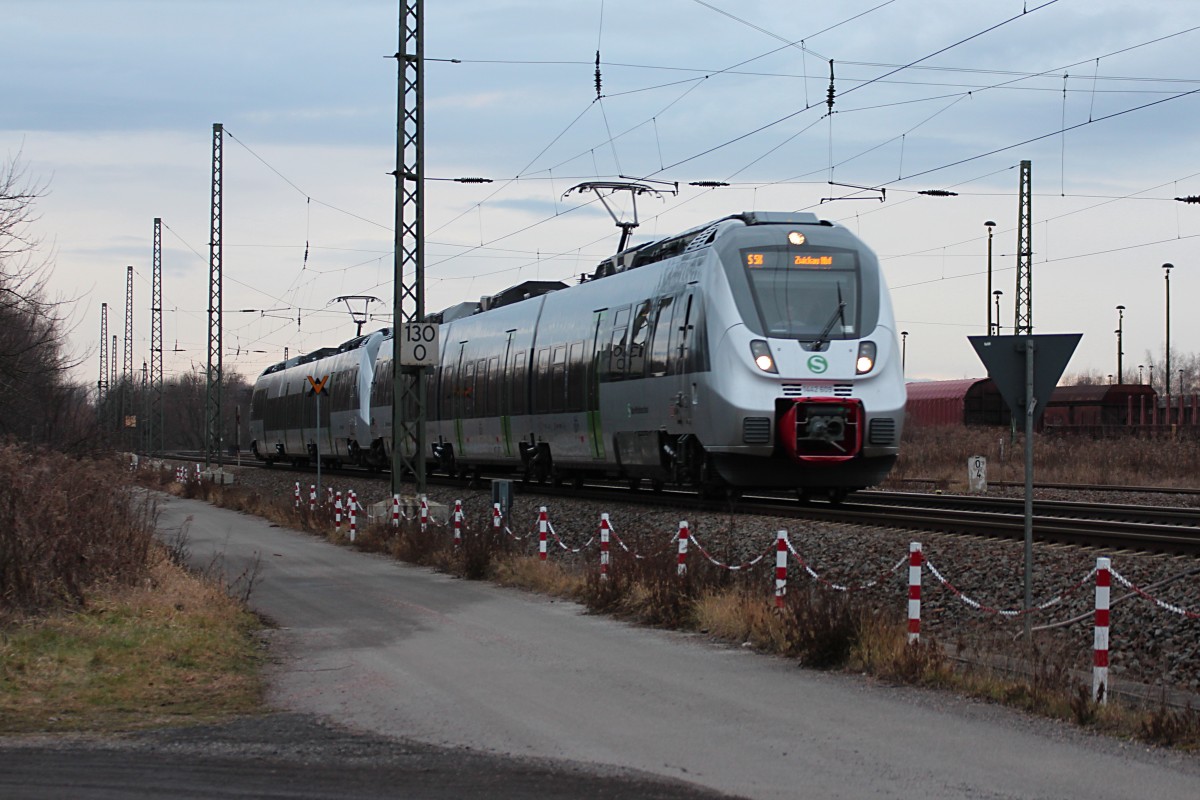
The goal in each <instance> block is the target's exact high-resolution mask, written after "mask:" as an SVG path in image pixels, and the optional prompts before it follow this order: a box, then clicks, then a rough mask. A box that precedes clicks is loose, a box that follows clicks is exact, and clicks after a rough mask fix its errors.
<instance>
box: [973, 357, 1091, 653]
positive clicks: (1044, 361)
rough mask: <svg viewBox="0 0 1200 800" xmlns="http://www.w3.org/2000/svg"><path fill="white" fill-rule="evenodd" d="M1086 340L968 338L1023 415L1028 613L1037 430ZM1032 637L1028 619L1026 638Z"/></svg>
mask: <svg viewBox="0 0 1200 800" xmlns="http://www.w3.org/2000/svg"><path fill="white" fill-rule="evenodd" d="M1082 337H1083V334H1080V333H1058V334H1049V335H1047V334H1039V335H1037V336H1034V335H1033V334H1032V333H1027V334H1025V335H1017V336H968V337H967V339H968V340H969V341H970V342H971V346H972V347H974V348H975V352H976V353H977V354H978V355H979V360H980V361H982V362H983V365H984V366H985V367H987V371H988V377H989V378H991V379H992V380H993V381H994V382H995V384H996V388H997V389H999V390H1000V395H1001V397H1003V398H1004V401H1005V402H1006V403H1008V407H1009V409H1010V410H1011V411H1012V412H1013V418H1014V419H1015V418H1016V414H1017V409H1018V408H1020V409H1024V412H1025V413H1024V416H1025V610H1026V611H1028V610H1029V609H1030V608H1031V607H1032V606H1033V429H1034V426H1036V425H1037V421H1038V420H1039V419H1041V416H1042V414H1043V413H1045V411H1046V402H1047V401H1048V400H1049V399H1050V395H1051V393H1052V392H1053V391H1054V386H1055V385H1056V384H1057V383H1058V379H1059V378H1060V377H1062V373H1063V370H1064V369H1066V368H1067V362H1068V361H1070V360H1071V356H1072V354H1074V352H1075V347H1076V345H1078V344H1079V340H1080V339H1081V338H1082ZM1035 354H1036V355H1035ZM1031 632H1032V631H1031V629H1030V623H1029V616H1028V615H1026V617H1025V638H1026V639H1029V637H1030V634H1031Z"/></svg>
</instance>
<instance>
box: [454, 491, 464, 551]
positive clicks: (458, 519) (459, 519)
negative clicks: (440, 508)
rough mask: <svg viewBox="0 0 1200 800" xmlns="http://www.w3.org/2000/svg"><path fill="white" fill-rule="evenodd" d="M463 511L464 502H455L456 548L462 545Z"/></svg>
mask: <svg viewBox="0 0 1200 800" xmlns="http://www.w3.org/2000/svg"><path fill="white" fill-rule="evenodd" d="M462 524H463V510H462V500H455V501H454V546H455V547H458V546H459V545H461V544H462Z"/></svg>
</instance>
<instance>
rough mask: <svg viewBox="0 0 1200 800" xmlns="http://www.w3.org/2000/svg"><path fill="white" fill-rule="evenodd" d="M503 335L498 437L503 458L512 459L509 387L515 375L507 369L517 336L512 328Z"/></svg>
mask: <svg viewBox="0 0 1200 800" xmlns="http://www.w3.org/2000/svg"><path fill="white" fill-rule="evenodd" d="M505 333H506V335H507V336H508V339H507V341H505V343H504V360H503V361H501V362H500V364H501V367H500V370H501V377H500V383H499V386H498V387H497V388H498V389H499V391H500V436H501V439H502V443H503V447H504V457H505V458H512V455H513V445H512V414H513V403H512V390H511V387H512V385H513V382H514V381H515V378H516V375H515V372H514V371H513V370H510V369H509V365H510V364H511V363H512V362H511V360H510V359H511V358H512V349H513V338H514V337H515V336H516V334H517V329H516V328H512V329H511V330H508V331H506V332H505Z"/></svg>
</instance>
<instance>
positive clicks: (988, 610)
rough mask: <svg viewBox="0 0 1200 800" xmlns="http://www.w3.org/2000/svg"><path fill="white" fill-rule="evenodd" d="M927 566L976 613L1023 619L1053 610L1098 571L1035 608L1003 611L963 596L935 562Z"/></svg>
mask: <svg viewBox="0 0 1200 800" xmlns="http://www.w3.org/2000/svg"><path fill="white" fill-rule="evenodd" d="M925 566H926V567H928V568H929V573H930V574H931V575H933V577H935V578H937V580H938V582H939V583H940V584H942V585H943V586H945V587H946V588H947V589H948V590H949V591H950V593H951V594H953V595H954V596H955V597H957V598H958V599H959V600H961V601H962V602H963V603H965V604H966V605H968V606H970V607H971V608H973V609H975V610H976V611H982V612H983V613H985V614H995V615H997V616H1001V617H1022V616H1024V615H1025V614H1032V613H1034V612H1036V611H1045V610H1046V609H1048V608H1051V607H1053V606H1056V605H1058V604H1060V603H1061V602H1062V601H1063V598H1065V597H1067V596H1069V595H1071V594H1073V593H1074V592H1076V591H1078V590H1079V589H1080V588H1081V587H1083V586H1084V585H1085V584H1087V583H1089V582H1090V581H1091V580H1092V578H1094V577H1095V575H1096V569H1095V568H1094V567H1093V568H1092V570H1091V571H1090V572H1089V573H1088V574H1087V575H1084V576H1083V578H1082V579H1081V580H1080V581H1079V582H1078V583H1076V584H1075V585H1074V586H1071V587H1070V588H1069V589H1066V590H1065V591H1062V592H1059V593H1058V594H1056V595H1054V596H1053V597H1050V598H1048V599H1047V600H1044V601H1043V602H1041V603H1038V604H1037V605H1035V606H1032V607H1030V608H1027V609H1025V608H1021V609H1003V608H992V607H991V606H985V605H984V604H983V603H980V602H979V601H978V600H976V599H974V598H973V597H971V596H969V595H966V594H963V593H962V591H960V590H959V588H958V587H957V586H955V585H954V584H952V583H951V582H950V581H948V580H946V578H945V576H943V575H942V573H941V572H940V571H938V568H937V567H935V566H934V565H933V562H932V561H930V560H929V559H928V558H926V559H925Z"/></svg>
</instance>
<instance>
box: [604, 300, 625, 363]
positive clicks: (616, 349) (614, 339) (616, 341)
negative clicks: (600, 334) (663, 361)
mask: <svg viewBox="0 0 1200 800" xmlns="http://www.w3.org/2000/svg"><path fill="white" fill-rule="evenodd" d="M628 332H629V306H625V307H624V308H619V309H617V310H616V312H614V314H613V325H612V332H611V333H610V334H609V338H608V341H607V342H603V343H602V344H601V347H602V348H603V352H602V353H601V356H600V365H601V366H600V373H601V378H600V379H601V380H604V381H619V380H621V379H622V378H624V377H625V367H626V363H625V362H626V358H627V355H628V354H627V353H626V348H625V335H626V334H627V333H628Z"/></svg>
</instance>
